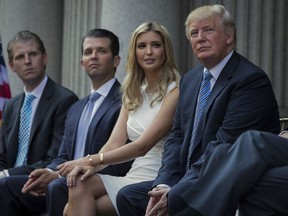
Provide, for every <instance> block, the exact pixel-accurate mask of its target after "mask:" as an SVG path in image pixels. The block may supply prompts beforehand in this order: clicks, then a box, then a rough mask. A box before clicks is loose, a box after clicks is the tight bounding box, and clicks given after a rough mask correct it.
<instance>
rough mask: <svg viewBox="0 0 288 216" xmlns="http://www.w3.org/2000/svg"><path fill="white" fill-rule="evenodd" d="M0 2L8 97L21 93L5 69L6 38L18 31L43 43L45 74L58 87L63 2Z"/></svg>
mask: <svg viewBox="0 0 288 216" xmlns="http://www.w3.org/2000/svg"><path fill="white" fill-rule="evenodd" d="M0 1H1V2H0V3H1V4H0V33H1V38H2V45H3V53H4V56H5V62H6V64H7V68H8V70H9V73H8V76H9V82H10V87H11V91H12V95H15V94H17V93H19V92H21V91H23V85H22V82H21V80H20V79H19V78H18V77H17V75H16V74H15V73H13V72H11V71H10V68H9V67H8V60H7V52H6V47H7V43H8V41H9V40H10V38H11V37H13V36H14V35H15V34H16V33H17V32H19V31H22V30H29V31H32V32H35V33H36V34H38V35H39V36H40V38H41V39H42V40H43V42H44V45H45V47H46V51H47V53H48V65H47V70H46V72H47V74H48V75H49V76H50V77H51V78H52V79H53V80H54V81H56V82H58V83H61V53H62V26H63V24H62V23H63V21H62V20H63V19H62V17H63V0H48V1H47V0H0Z"/></svg>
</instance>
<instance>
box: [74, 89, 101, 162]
mask: <svg viewBox="0 0 288 216" xmlns="http://www.w3.org/2000/svg"><path fill="white" fill-rule="evenodd" d="M100 96H101V95H100V94H99V93H97V92H93V93H91V94H90V96H89V101H88V102H87V104H86V106H85V107H84V109H83V111H82V115H81V117H80V120H79V124H78V129H77V137H76V144H75V151H74V159H78V158H81V157H83V155H84V150H85V145H86V137H87V132H88V129H89V125H90V121H91V119H92V116H91V115H92V112H93V108H94V103H95V101H96V100H97V99H98V98H99V97H100Z"/></svg>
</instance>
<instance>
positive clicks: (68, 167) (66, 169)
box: [57, 157, 91, 177]
mask: <svg viewBox="0 0 288 216" xmlns="http://www.w3.org/2000/svg"><path fill="white" fill-rule="evenodd" d="M89 165H91V164H90V162H89V158H87V157H83V158H80V159H78V160H72V161H67V162H65V163H63V164H60V165H59V166H57V169H58V173H59V174H60V175H61V176H64V177H66V176H67V175H68V174H69V173H70V172H71V171H72V170H73V169H74V168H75V167H76V166H89Z"/></svg>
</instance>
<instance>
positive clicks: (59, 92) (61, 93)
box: [43, 79, 78, 99]
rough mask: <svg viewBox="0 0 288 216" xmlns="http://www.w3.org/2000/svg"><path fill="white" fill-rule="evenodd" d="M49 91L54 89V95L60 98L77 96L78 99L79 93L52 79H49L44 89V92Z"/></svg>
mask: <svg viewBox="0 0 288 216" xmlns="http://www.w3.org/2000/svg"><path fill="white" fill-rule="evenodd" d="M49 91H53V96H54V97H58V98H63V97H75V98H77V99H78V97H77V95H76V94H75V93H74V92H73V91H72V90H70V89H68V88H66V87H64V86H62V85H60V84H58V83H56V82H54V81H53V80H52V79H48V81H47V84H46V86H45V89H44V92H49ZM44 92H43V93H44Z"/></svg>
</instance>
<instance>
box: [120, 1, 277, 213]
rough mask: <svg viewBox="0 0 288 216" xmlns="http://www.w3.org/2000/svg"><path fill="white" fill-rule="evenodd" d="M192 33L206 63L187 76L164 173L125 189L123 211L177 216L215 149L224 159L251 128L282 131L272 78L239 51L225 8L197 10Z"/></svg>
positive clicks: (193, 43) (188, 24) (188, 22)
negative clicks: (187, 192)
mask: <svg viewBox="0 0 288 216" xmlns="http://www.w3.org/2000/svg"><path fill="white" fill-rule="evenodd" d="M186 35H187V38H188V39H189V41H190V43H191V46H192V49H193V52H194V54H195V55H196V57H197V58H198V59H199V61H200V62H201V63H202V65H201V66H199V67H196V68H195V69H193V70H191V71H190V72H188V73H187V74H185V75H184V76H183V78H182V80H181V83H180V96H179V102H178V106H177V110H176V114H175V117H174V124H173V128H172V131H171V133H170V136H169V137H168V139H167V141H166V145H165V151H164V156H163V161H162V167H161V168H160V170H159V173H158V177H157V178H156V180H155V181H154V182H142V183H139V184H134V185H130V186H127V187H124V188H123V189H122V190H120V192H119V193H118V196H117V206H118V209H119V212H120V215H144V214H145V211H146V213H147V215H166V214H167V212H168V213H169V214H170V215H175V214H177V213H178V212H179V211H181V210H182V207H183V206H185V203H184V202H183V200H182V199H181V198H179V197H180V195H181V194H182V193H183V192H184V191H185V190H187V188H190V187H193V185H194V184H195V183H196V182H197V181H198V176H199V172H200V170H201V167H202V164H203V162H204V161H205V160H206V158H207V157H209V155H210V153H211V152H215V151H216V152H217V155H218V156H219V157H221V155H222V152H223V153H224V152H226V149H227V148H229V147H230V146H231V145H230V144H229V143H233V142H234V141H235V140H236V139H237V138H238V136H239V135H240V134H242V133H243V132H245V131H246V130H248V129H256V130H263V131H270V132H272V133H279V131H280V124H279V114H278V105H277V102H276V99H275V96H274V93H273V90H272V87H271V84H270V81H269V79H268V77H267V75H266V74H265V72H264V71H262V70H261V69H260V68H259V67H257V66H255V65H254V64H252V63H251V62H249V61H248V60H247V59H246V58H244V57H243V56H241V55H239V54H238V53H237V52H236V51H235V46H236V29H235V26H234V23H233V20H232V18H231V16H230V14H229V13H228V12H227V11H226V10H225V8H224V7H223V6H222V5H211V6H204V7H200V8H198V9H195V10H194V11H192V12H191V13H190V14H189V16H188V17H187V20H186ZM206 71H207V72H206ZM208 71H209V72H208ZM209 73H210V75H208V76H207V77H208V78H209V79H208V78H206V74H209ZM204 75H205V77H204ZM200 86H201V87H200ZM207 86H209V88H207ZM209 92H210V94H209ZM207 95H208V96H207ZM263 95H265V97H263ZM205 100H206V101H207V102H206V103H204V105H203V101H205ZM149 190H150V191H149Z"/></svg>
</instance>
